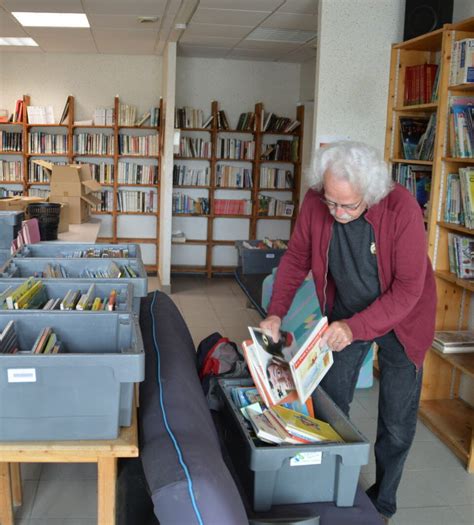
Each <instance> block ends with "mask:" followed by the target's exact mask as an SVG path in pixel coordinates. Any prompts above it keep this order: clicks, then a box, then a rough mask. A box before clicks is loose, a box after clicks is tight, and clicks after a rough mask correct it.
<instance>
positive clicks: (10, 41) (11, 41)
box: [0, 37, 38, 46]
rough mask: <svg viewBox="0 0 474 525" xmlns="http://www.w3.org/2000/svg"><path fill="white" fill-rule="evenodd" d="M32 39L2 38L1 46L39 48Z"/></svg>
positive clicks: (0, 40)
mask: <svg viewBox="0 0 474 525" xmlns="http://www.w3.org/2000/svg"><path fill="white" fill-rule="evenodd" d="M37 45H38V44H37V43H36V42H35V41H34V40H33V39H32V38H9V37H3V38H2V37H0V46H37Z"/></svg>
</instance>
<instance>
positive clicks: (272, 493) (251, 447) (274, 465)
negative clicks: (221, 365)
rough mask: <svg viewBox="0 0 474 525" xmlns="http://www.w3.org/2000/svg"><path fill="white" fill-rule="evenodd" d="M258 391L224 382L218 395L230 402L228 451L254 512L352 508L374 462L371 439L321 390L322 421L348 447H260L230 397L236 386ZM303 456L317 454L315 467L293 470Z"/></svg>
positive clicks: (316, 398) (226, 416) (226, 412)
mask: <svg viewBox="0 0 474 525" xmlns="http://www.w3.org/2000/svg"><path fill="white" fill-rule="evenodd" d="M252 385H253V383H252V381H251V380H246V379H220V380H219V389H218V391H219V394H220V396H221V398H222V399H223V401H224V410H223V417H224V420H225V421H224V426H225V441H226V445H227V447H226V448H227V449H228V451H229V453H230V456H231V459H232V463H233V464H234V467H235V469H236V471H237V474H238V476H239V479H240V481H241V482H242V485H243V487H244V489H245V491H246V493H247V495H248V498H249V501H250V502H251V503H252V506H253V508H254V510H255V511H264V510H269V509H270V508H271V506H272V505H283V504H290V503H310V502H323V501H324V502H325V501H333V502H334V503H335V504H336V505H337V506H338V507H350V506H352V505H353V504H354V497H355V493H356V489H357V482H358V480H359V474H360V468H361V466H362V465H366V464H367V463H368V461H369V449H370V444H369V442H368V441H367V439H366V438H365V437H364V436H363V435H362V434H361V433H360V432H359V431H358V430H357V428H356V427H355V426H354V425H353V424H352V423H351V421H350V420H349V419H348V418H347V417H346V416H345V415H344V414H343V413H342V411H341V410H340V409H339V408H338V407H337V406H336V405H335V404H334V402H333V401H332V400H331V399H330V398H329V396H328V395H327V394H326V393H325V392H324V391H323V390H322V389H321V388H317V389H316V391H315V393H314V396H313V401H314V410H315V413H316V414H317V417H318V419H322V420H324V421H326V422H328V423H330V424H331V425H332V426H333V427H334V429H335V430H336V431H337V432H338V433H339V434H340V435H341V437H342V438H343V439H344V441H345V443H332V442H322V443H316V444H311V445H278V446H275V445H267V444H265V443H262V442H258V443H262V445H261V446H259V445H258V444H257V442H256V441H254V440H253V439H252V438H251V436H250V433H249V431H248V429H247V427H246V424H245V421H244V419H243V416H242V414H241V413H240V411H239V409H238V408H236V407H235V405H234V403H233V401H232V398H231V395H230V390H231V388H232V387H234V386H252ZM301 453H313V461H314V464H311V465H304V466H301V465H298V466H296V465H295V466H291V465H290V462H291V460H292V459H293V458H295V457H296V456H297V455H298V454H301ZM293 461H294V460H293ZM318 461H319V463H318Z"/></svg>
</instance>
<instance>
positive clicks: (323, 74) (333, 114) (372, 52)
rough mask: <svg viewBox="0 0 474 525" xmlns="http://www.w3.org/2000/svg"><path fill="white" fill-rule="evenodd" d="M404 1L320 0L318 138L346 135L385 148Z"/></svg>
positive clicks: (317, 86)
mask: <svg viewBox="0 0 474 525" xmlns="http://www.w3.org/2000/svg"><path fill="white" fill-rule="evenodd" d="M404 11H405V5H404V2H393V1H392V0H364V1H363V2H354V1H353V0H320V14H319V24H320V27H319V31H318V35H319V42H318V50H317V53H318V59H317V72H316V89H315V100H316V104H315V114H316V117H315V127H316V140H317V139H318V136H321V135H343V136H349V137H350V138H351V139H353V140H360V141H363V142H367V143H369V144H371V145H372V146H375V147H377V148H378V149H379V150H380V151H383V146H384V140H385V120H386V108H387V93H388V80H389V67H390V47H391V44H392V43H395V42H398V41H400V40H401V39H402V37H403V20H404Z"/></svg>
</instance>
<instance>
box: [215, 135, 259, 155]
mask: <svg viewBox="0 0 474 525" xmlns="http://www.w3.org/2000/svg"><path fill="white" fill-rule="evenodd" d="M216 157H218V158H222V159H242V160H252V159H254V158H255V142H254V141H253V140H240V139H224V138H220V139H219V140H218V142H217V151H216Z"/></svg>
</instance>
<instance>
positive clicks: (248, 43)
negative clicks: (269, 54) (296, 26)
mask: <svg viewBox="0 0 474 525" xmlns="http://www.w3.org/2000/svg"><path fill="white" fill-rule="evenodd" d="M300 46H301V44H291V43H290V42H266V41H264V40H242V42H240V43H239V45H238V46H237V47H236V49H263V50H268V51H272V50H275V51H280V52H284V53H287V52H289V51H294V50H295V49H298V47H300Z"/></svg>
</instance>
